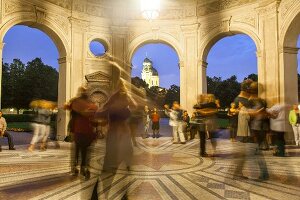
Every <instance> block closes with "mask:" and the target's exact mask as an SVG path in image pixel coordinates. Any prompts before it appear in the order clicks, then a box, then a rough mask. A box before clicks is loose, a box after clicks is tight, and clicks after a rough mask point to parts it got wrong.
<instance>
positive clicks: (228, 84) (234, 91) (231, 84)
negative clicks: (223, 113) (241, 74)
mask: <svg viewBox="0 0 300 200" xmlns="http://www.w3.org/2000/svg"><path fill="white" fill-rule="evenodd" d="M207 92H208V93H210V94H214V95H215V97H216V98H217V99H219V100H220V103H221V106H222V107H227V106H229V105H230V103H231V102H233V100H234V98H235V97H236V96H237V95H238V94H239V93H240V83H239V82H238V81H237V77H236V76H231V77H230V78H228V79H226V80H222V79H221V77H213V78H210V77H208V78H207Z"/></svg>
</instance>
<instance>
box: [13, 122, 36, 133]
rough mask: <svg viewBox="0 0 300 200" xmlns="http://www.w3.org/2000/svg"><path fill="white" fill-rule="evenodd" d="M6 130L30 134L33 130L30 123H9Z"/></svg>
mask: <svg viewBox="0 0 300 200" xmlns="http://www.w3.org/2000/svg"><path fill="white" fill-rule="evenodd" d="M7 129H8V130H12V131H21V132H30V131H32V130H33V128H32V126H31V123H30V122H9V123H7Z"/></svg>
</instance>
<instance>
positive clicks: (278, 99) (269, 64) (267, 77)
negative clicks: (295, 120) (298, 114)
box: [258, 0, 297, 143]
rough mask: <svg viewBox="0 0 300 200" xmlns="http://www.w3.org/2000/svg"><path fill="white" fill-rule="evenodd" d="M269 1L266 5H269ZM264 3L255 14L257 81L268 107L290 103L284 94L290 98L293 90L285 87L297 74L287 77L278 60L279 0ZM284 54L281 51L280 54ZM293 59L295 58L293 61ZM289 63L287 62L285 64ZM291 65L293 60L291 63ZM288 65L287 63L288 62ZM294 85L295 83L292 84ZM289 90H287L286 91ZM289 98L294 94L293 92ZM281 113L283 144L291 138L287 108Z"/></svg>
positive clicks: (289, 85) (287, 73) (289, 98)
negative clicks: (259, 42) (258, 39)
mask: <svg viewBox="0 0 300 200" xmlns="http://www.w3.org/2000/svg"><path fill="white" fill-rule="evenodd" d="M269 2H270V3H269ZM269 2H267V4H266V2H261V6H260V8H259V9H258V11H259V20H260V21H259V30H260V37H261V39H262V52H261V53H260V56H261V59H260V60H261V62H260V64H261V66H260V67H259V69H258V70H259V76H260V77H259V82H261V83H263V84H264V89H265V90H264V92H265V93H264V95H261V96H262V97H265V99H266V100H267V103H268V107H271V106H272V105H274V104H275V103H281V104H286V105H287V104H288V103H290V101H293V100H292V99H291V98H293V97H288V96H287V95H291V93H290V92H289V91H294V92H295V91H296V89H295V86H292V85H291V84H288V82H289V81H291V80H293V79H295V75H296V74H297V71H296V70H295V69H296V68H295V69H293V70H295V71H294V73H295V75H294V78H293V77H290V76H289V75H291V74H290V72H288V69H286V67H288V66H283V60H282V61H280V47H279V43H278V42H279V22H278V18H279V16H278V7H279V4H280V1H277V0H273V1H269ZM281 51H283V50H281ZM283 52H284V51H283ZM295 60H296V59H295ZM280 62H282V64H280ZM288 62H290V60H289V61H288ZM291 62H293V61H291ZM288 65H289V63H288ZM294 83H295V84H297V82H294ZM289 87H291V88H289ZM292 95H296V93H293V94H292ZM286 108H287V109H286V110H285V116H286V118H285V122H286V126H285V130H286V134H285V137H286V140H287V143H290V142H291V138H292V137H293V132H292V130H291V126H290V125H289V123H288V114H289V110H288V107H286Z"/></svg>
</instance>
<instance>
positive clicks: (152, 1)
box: [141, 0, 160, 21]
mask: <svg viewBox="0 0 300 200" xmlns="http://www.w3.org/2000/svg"><path fill="white" fill-rule="evenodd" d="M141 11H142V15H143V17H144V18H145V19H147V20H149V21H151V20H153V19H156V18H157V17H158V16H159V11H160V0H141Z"/></svg>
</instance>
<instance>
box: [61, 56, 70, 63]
mask: <svg viewBox="0 0 300 200" xmlns="http://www.w3.org/2000/svg"><path fill="white" fill-rule="evenodd" d="M71 60H72V58H71V57H70V56H64V57H61V58H59V59H58V64H64V63H70V62H71Z"/></svg>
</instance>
